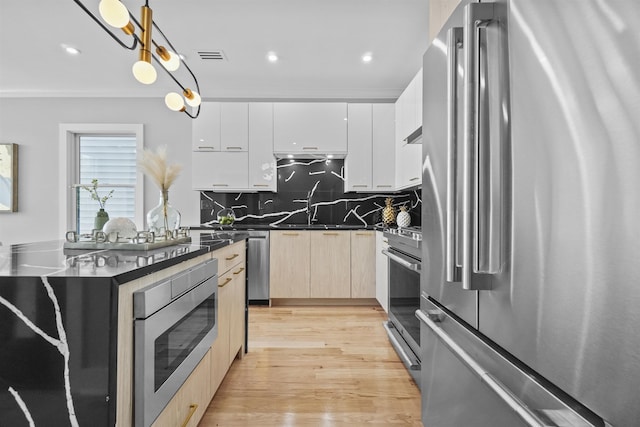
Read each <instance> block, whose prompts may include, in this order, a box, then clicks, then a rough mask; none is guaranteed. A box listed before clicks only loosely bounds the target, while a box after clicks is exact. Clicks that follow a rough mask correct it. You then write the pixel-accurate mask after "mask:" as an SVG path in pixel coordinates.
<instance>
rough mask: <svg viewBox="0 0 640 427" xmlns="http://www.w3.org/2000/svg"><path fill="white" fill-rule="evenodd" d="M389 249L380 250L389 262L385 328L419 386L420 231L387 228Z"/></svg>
mask: <svg viewBox="0 0 640 427" xmlns="http://www.w3.org/2000/svg"><path fill="white" fill-rule="evenodd" d="M384 236H385V237H386V238H387V239H388V241H389V249H387V250H385V251H383V253H384V254H385V255H386V256H387V257H388V259H389V260H388V263H389V270H388V271H389V273H388V274H389V321H388V322H387V323H386V324H385V329H386V330H387V334H388V336H389V340H390V341H391V344H392V345H393V347H394V349H395V350H396V352H397V353H398V355H399V356H400V358H401V359H402V361H403V363H404V364H405V366H406V367H407V369H408V370H409V373H410V374H411V377H412V378H413V380H414V381H415V383H416V384H417V385H418V387H420V356H419V355H420V321H419V320H418V319H417V318H416V316H415V312H416V310H418V309H419V308H420V272H421V268H422V261H421V258H422V233H421V231H420V229H419V228H417V227H412V228H404V229H389V230H387V231H385V232H384Z"/></svg>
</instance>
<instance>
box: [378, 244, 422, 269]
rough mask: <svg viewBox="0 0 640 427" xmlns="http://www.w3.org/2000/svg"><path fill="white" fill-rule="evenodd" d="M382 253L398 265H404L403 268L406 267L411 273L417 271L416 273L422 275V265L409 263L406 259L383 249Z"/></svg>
mask: <svg viewBox="0 0 640 427" xmlns="http://www.w3.org/2000/svg"><path fill="white" fill-rule="evenodd" d="M382 253H383V254H384V255H386V256H388V257H389V259H392V260H393V261H395V262H397V263H398V264H400V265H402V266H403V267H406V268H408V269H409V270H411V271H415V272H418V273H420V269H421V268H420V264H418V263H415V262H410V261H407V260H406V259H404V258H402V257H400V256H398V255H396V254H394V253H391V252H389V251H388V250H387V249H383V250H382Z"/></svg>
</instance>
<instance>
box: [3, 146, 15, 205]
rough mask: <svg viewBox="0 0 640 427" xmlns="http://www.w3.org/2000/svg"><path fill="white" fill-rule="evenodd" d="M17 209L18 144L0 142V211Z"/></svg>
mask: <svg viewBox="0 0 640 427" xmlns="http://www.w3.org/2000/svg"><path fill="white" fill-rule="evenodd" d="M17 210H18V144H0V213H4V212H16V211H17Z"/></svg>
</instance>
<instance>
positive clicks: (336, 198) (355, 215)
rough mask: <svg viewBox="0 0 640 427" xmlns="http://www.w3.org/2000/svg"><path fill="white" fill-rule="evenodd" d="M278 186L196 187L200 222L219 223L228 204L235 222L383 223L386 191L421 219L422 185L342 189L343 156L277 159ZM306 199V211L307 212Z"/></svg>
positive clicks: (417, 220) (414, 221) (417, 222)
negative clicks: (251, 189) (243, 189)
mask: <svg viewBox="0 0 640 427" xmlns="http://www.w3.org/2000/svg"><path fill="white" fill-rule="evenodd" d="M277 175H278V176H277V179H278V192H277V193H271V192H260V193H216V192H212V191H202V192H201V193H200V222H201V223H202V225H217V224H218V221H217V214H218V212H219V211H220V210H222V209H225V208H232V209H233V211H234V213H235V215H236V223H240V224H252V225H253V224H260V225H272V226H277V225H283V224H307V221H308V217H310V219H311V221H312V224H329V225H335V224H346V225H375V224H381V223H382V209H383V208H384V206H385V199H386V198H387V197H391V198H393V205H394V206H395V208H396V210H397V211H398V212H399V208H400V206H402V205H405V206H407V208H408V211H409V214H410V215H411V225H420V212H421V209H422V205H421V204H422V200H421V190H420V188H416V189H415V190H407V191H402V192H397V193H394V192H388V193H387V192H381V193H345V192H344V160H342V159H330V160H325V159H315V160H309V159H282V160H279V161H278V173H277ZM307 205H308V206H309V215H307Z"/></svg>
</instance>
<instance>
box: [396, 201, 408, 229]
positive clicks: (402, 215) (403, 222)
mask: <svg viewBox="0 0 640 427" xmlns="http://www.w3.org/2000/svg"><path fill="white" fill-rule="evenodd" d="M396 223H397V224H398V227H400V228H404V227H408V226H410V225H411V215H409V212H407V207H406V206H400V212H399V213H398V216H397V217H396Z"/></svg>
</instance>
